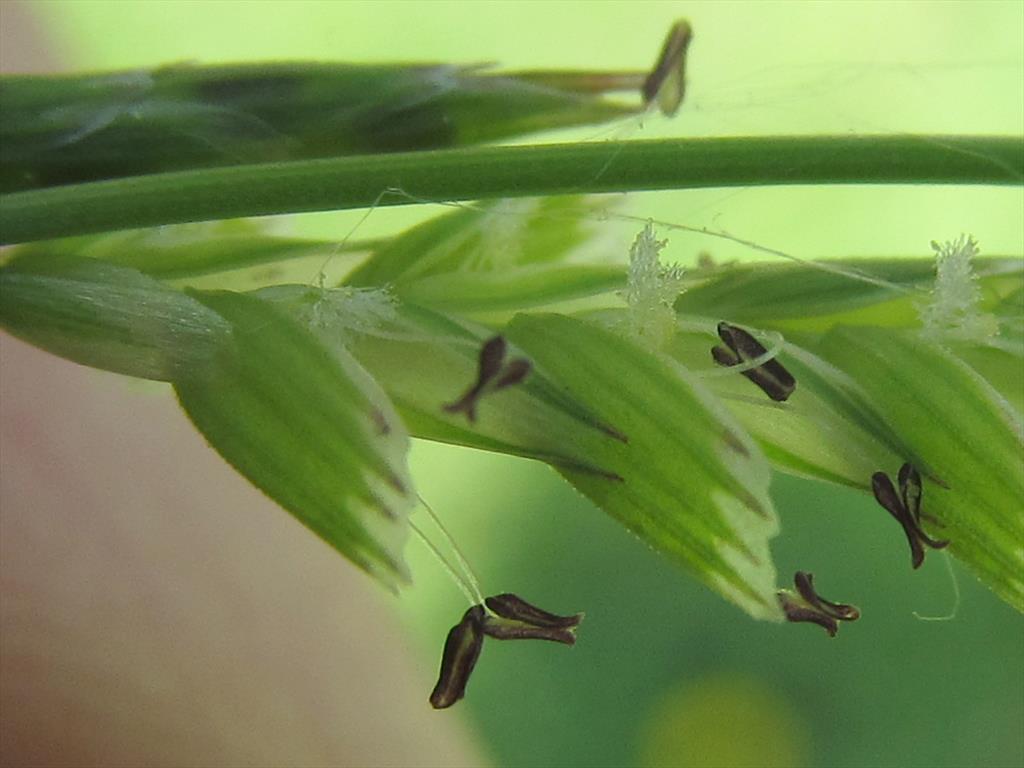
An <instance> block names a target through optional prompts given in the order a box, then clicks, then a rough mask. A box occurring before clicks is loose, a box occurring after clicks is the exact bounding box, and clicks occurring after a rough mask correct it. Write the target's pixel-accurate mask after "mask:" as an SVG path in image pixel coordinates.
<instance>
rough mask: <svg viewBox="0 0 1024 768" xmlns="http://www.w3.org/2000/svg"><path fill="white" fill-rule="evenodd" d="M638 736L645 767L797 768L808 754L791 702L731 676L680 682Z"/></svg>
mask: <svg viewBox="0 0 1024 768" xmlns="http://www.w3.org/2000/svg"><path fill="white" fill-rule="evenodd" d="M641 739H642V740H641V754H640V758H641V765H643V766H645V768H669V767H671V768H743V767H745V766H750V768H799V767H800V766H804V765H807V764H808V755H809V752H810V736H809V731H808V728H807V726H806V724H805V723H804V720H803V718H802V717H801V716H800V714H799V713H798V712H797V711H796V709H795V708H794V707H793V705H792V704H791V703H790V702H789V700H788V699H787V698H786V697H785V696H783V695H781V694H779V693H776V692H775V691H772V690H771V689H770V688H769V687H768V686H767V685H766V684H765V683H763V682H760V681H757V680H752V679H748V678H742V677H735V676H730V677H712V678H706V679H704V680H700V681H697V682H695V683H694V682H685V683H683V684H681V685H680V686H679V687H678V688H676V689H675V690H674V691H672V692H671V693H669V694H668V695H667V696H665V698H663V699H662V700H661V701H660V702H659V703H658V704H657V705H656V706H655V708H654V711H653V712H652V714H651V717H650V718H649V719H648V721H647V724H646V725H645V727H644V731H643V733H642V735H641Z"/></svg>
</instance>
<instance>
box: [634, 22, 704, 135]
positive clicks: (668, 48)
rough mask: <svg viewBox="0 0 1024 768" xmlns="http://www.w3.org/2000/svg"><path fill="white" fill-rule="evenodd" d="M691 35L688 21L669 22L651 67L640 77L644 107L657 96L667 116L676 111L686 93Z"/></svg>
mask: <svg viewBox="0 0 1024 768" xmlns="http://www.w3.org/2000/svg"><path fill="white" fill-rule="evenodd" d="M692 39H693V30H692V29H691V27H690V24H689V22H687V21H685V20H682V19H681V20H679V21H677V22H676V23H675V24H673V25H672V29H670V30H669V33H668V36H667V37H666V38H665V44H664V45H662V47H661V53H660V54H659V55H658V60H657V61H656V62H655V64H654V68H653V69H652V70H651V72H650V73H649V74H648V75H647V77H646V78H644V84H643V88H641V94H642V95H643V99H644V106H645V107H647V106H650V105H651V103H652V102H653V101H654V100H655V99H657V101H658V108H659V109H660V110H661V113H662V114H663V115H666V116H668V117H671V116H672V115H674V114H675V113H676V112H677V111H678V109H679V105H680V104H682V103H683V97H684V96H685V95H686V51H687V50H688V49H689V47H690V41H691V40H692Z"/></svg>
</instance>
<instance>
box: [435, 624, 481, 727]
mask: <svg viewBox="0 0 1024 768" xmlns="http://www.w3.org/2000/svg"><path fill="white" fill-rule="evenodd" d="M483 618H484V609H483V607H482V606H479V605H474V606H473V607H472V608H470V609H469V610H468V611H466V613H465V614H463V616H462V621H460V622H459V623H458V624H456V625H455V626H454V627H452V628H451V631H450V632H449V633H448V637H447V638H446V639H445V641H444V651H443V652H442V654H441V675H440V677H439V678H438V680H437V685H435V686H434V690H433V691H432V692H431V694H430V704H431V705H432V706H433V707H434V709H446V708H447V707H450V706H451V705H452V704H454V703H455V702H457V701H458V700H459V699H461V698H462V697H463V696H465V694H466V683H468V682H469V676H470V674H472V672H473V667H475V666H476V660H477V659H478V658H479V657H480V649H481V648H482V647H483V644H484V634H483V628H482V626H481V625H482V622H483Z"/></svg>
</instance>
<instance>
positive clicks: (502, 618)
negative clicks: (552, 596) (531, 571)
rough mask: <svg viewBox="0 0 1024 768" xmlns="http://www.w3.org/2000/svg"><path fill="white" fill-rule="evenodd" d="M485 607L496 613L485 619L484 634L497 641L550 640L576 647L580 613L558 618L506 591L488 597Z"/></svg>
mask: <svg viewBox="0 0 1024 768" xmlns="http://www.w3.org/2000/svg"><path fill="white" fill-rule="evenodd" d="M484 604H485V605H486V606H487V607H488V608H489V609H490V610H491V612H492V613H494V614H495V615H494V616H485V617H484V621H483V631H484V634H485V635H487V636H488V637H493V638H495V639H497V640H551V641H553V642H556V643H563V644H565V645H575V643H576V627H578V626H579V624H580V622H581V621H583V614H582V613H577V614H575V615H573V616H557V615H555V614H553V613H548V612H547V611H544V610H542V609H540V608H538V607H537V606H535V605H531V604H530V603H528V602H526V601H525V600H523V599H522V598H521V597H519V596H517V595H513V594H511V593H509V592H506V593H504V594H501V595H495V596H493V597H488V598H487V599H486V600H485V601H484Z"/></svg>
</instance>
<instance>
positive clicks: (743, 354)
mask: <svg viewBox="0 0 1024 768" xmlns="http://www.w3.org/2000/svg"><path fill="white" fill-rule="evenodd" d="M718 337H719V338H720V339H721V340H722V341H723V342H725V345H726V346H724V347H723V346H720V345H716V346H714V347H712V348H711V357H712V358H714V361H715V362H716V363H718V364H719V365H722V366H725V367H731V366H734V365H740V364H741V363H749V362H750V361H752V360H757V359H758V358H762V357H764V356H765V355H767V354H768V350H767V349H765V348H764V347H763V346H761V343H760V342H759V341H758V340H757V339H755V338H754V337H753V336H751V335H750V334H749V333H747V332H746V331H745V330H743V329H742V328H739V327H737V326H735V325H730V324H729V323H725V322H722V323H719V324H718ZM740 373H741V374H743V375H744V376H746V377H747V378H748V379H750V380H751V381H752V382H754V383H755V384H756V385H757V386H758V387H760V388H761V391H762V392H764V393H765V394H766V395H768V397H770V398H771V399H772V400H774V401H776V402H779V403H781V402H783V401H785V400H787V399H788V398H789V396H790V395H792V394H793V390H794V389H796V379H794V378H793V374H791V373H790V372H789V371H787V370H786V368H785V367H784V366H783V365H782V363H780V362H779V361H778V360H776V359H775V358H770V359H768V360H764V361H763V362H761V363H760V364H759V365H756V366H755V367H753V368H748V369H747V370H744V371H740Z"/></svg>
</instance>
